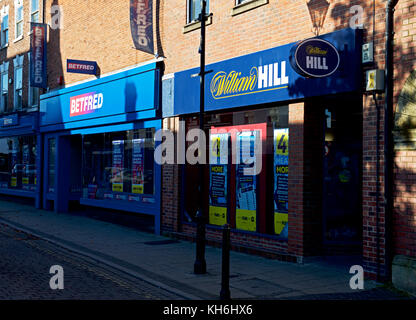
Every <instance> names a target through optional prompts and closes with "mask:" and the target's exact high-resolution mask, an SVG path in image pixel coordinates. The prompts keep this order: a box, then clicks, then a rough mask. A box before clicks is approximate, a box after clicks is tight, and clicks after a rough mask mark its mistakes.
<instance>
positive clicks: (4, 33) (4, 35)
mask: <svg viewBox="0 0 416 320" xmlns="http://www.w3.org/2000/svg"><path fill="white" fill-rule="evenodd" d="M7 12H8V10H7ZM8 43H9V14H8V13H6V14H4V15H3V16H2V20H1V46H2V47H5V46H7V44H8Z"/></svg>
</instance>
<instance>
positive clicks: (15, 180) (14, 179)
mask: <svg viewBox="0 0 416 320" xmlns="http://www.w3.org/2000/svg"><path fill="white" fill-rule="evenodd" d="M10 185H11V186H12V187H16V186H17V178H16V177H12V179H11V181H10Z"/></svg>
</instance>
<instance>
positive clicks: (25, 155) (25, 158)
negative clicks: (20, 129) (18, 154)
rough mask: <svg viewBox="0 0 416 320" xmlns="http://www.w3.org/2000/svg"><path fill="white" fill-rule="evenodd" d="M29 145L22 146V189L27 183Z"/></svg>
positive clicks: (25, 187)
mask: <svg viewBox="0 0 416 320" xmlns="http://www.w3.org/2000/svg"><path fill="white" fill-rule="evenodd" d="M29 158H30V154H29V145H28V144H24V145H23V148H22V164H23V166H22V167H23V172H22V184H23V185H24V186H23V188H24V189H28V187H27V185H28V184H29Z"/></svg>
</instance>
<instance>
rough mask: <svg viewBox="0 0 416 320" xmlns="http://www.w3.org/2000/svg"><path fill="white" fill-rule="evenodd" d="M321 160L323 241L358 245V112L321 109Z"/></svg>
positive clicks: (359, 189)
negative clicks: (323, 116)
mask: <svg viewBox="0 0 416 320" xmlns="http://www.w3.org/2000/svg"><path fill="white" fill-rule="evenodd" d="M325 114H326V121H325V148H324V159H323V220H324V221H323V229H324V230H323V231H324V243H327V244H340V245H345V244H351V245H354V244H357V245H358V244H359V243H360V239H361V225H362V218H361V152H362V144H361V138H362V135H361V123H362V122H361V114H360V113H359V112H356V113H354V111H353V110H351V108H345V107H343V108H339V107H338V108H335V107H333V108H327V109H326V110H325Z"/></svg>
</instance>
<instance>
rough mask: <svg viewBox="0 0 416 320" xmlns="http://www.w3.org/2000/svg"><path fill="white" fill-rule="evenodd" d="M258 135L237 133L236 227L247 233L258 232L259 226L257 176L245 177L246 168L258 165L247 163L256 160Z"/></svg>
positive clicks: (249, 132) (250, 132) (252, 132)
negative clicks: (255, 151) (255, 152)
mask: <svg viewBox="0 0 416 320" xmlns="http://www.w3.org/2000/svg"><path fill="white" fill-rule="evenodd" d="M258 134H259V132H258V131H246V132H240V133H237V154H238V155H239V161H238V164H237V166H236V183H237V185H236V191H235V192H236V197H237V199H236V227H237V229H241V230H247V231H256V226H257V222H256V213H257V194H256V187H257V186H256V184H257V176H254V175H244V168H250V167H252V166H253V165H254V166H255V165H256V163H255V162H254V164H246V163H247V162H248V161H247V159H255V154H254V148H255V142H256V140H257V139H256V137H257V135H258ZM247 146H249V147H247Z"/></svg>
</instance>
